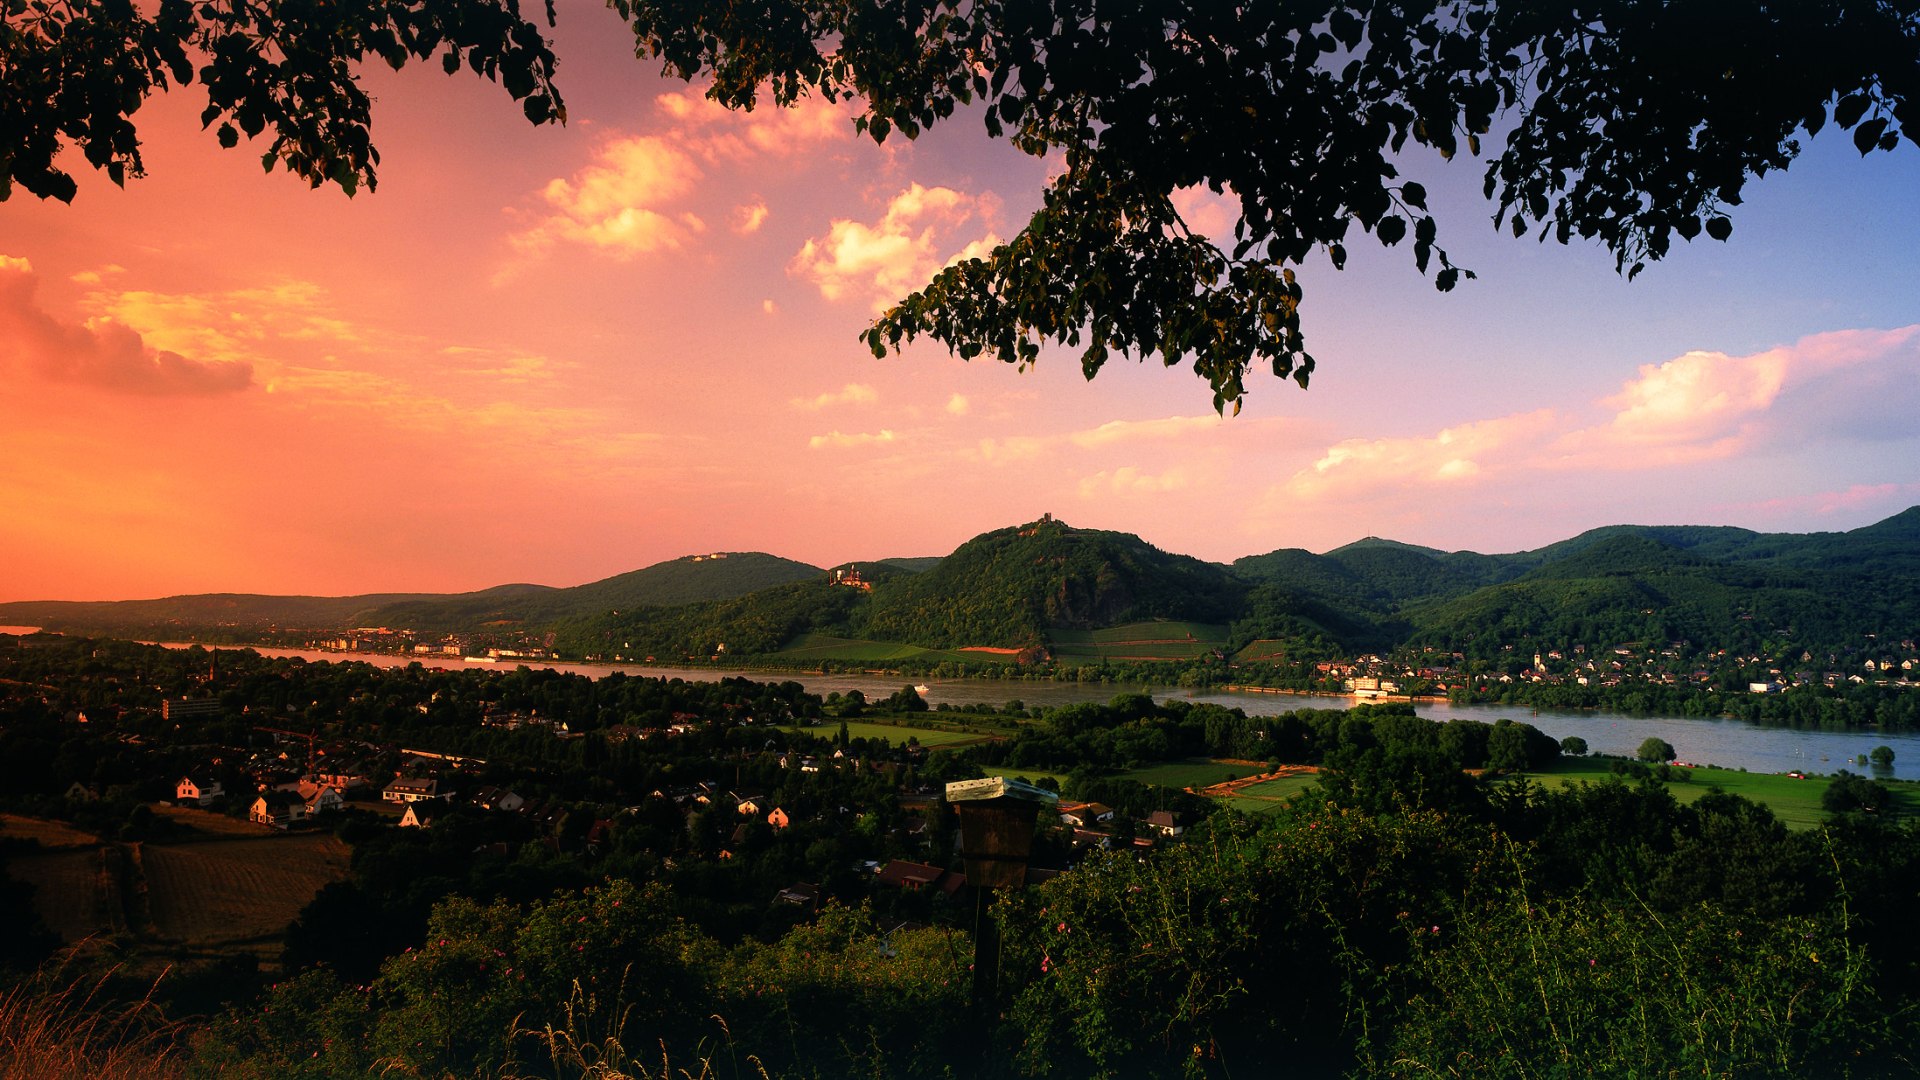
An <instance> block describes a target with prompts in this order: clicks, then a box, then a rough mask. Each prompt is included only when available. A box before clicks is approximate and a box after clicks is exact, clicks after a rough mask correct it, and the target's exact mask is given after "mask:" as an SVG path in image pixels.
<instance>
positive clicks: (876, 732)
mask: <svg viewBox="0 0 1920 1080" xmlns="http://www.w3.org/2000/svg"><path fill="white" fill-rule="evenodd" d="M841 723H842V721H832V722H829V723H825V724H821V725H819V726H817V727H788V728H785V729H784V730H787V731H793V732H799V733H802V734H806V735H812V736H815V737H817V738H823V739H831V738H833V737H834V736H835V735H837V734H838V733H839V731H840V724H841ZM844 723H845V724H846V726H847V737H848V738H850V739H879V740H883V741H885V742H886V743H888V744H889V745H896V746H898V745H905V744H906V741H907V740H908V739H915V740H918V742H919V744H920V745H921V746H924V747H926V748H927V749H929V750H942V749H945V748H947V747H950V746H970V745H972V744H974V743H977V742H985V741H987V740H990V739H997V738H999V736H998V735H995V734H993V733H992V732H990V731H966V730H961V729H958V728H956V727H952V726H949V725H944V724H941V725H934V724H927V725H924V726H923V725H922V724H920V723H918V722H916V723H912V724H907V723H898V722H892V723H890V722H887V721H884V720H847V721H844Z"/></svg>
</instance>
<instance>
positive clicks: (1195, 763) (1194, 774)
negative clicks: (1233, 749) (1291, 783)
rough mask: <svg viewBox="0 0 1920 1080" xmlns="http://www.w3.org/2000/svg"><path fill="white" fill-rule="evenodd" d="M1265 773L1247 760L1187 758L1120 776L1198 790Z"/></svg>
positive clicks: (1264, 768)
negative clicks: (1226, 781)
mask: <svg viewBox="0 0 1920 1080" xmlns="http://www.w3.org/2000/svg"><path fill="white" fill-rule="evenodd" d="M1266 771H1267V767H1266V766H1265V765H1262V764H1255V763H1249V762H1245V761H1218V760H1215V759H1212V758H1188V759H1187V760H1185V761H1168V762H1162V763H1161V764H1158V765H1148V766H1145V767H1143V768H1138V769H1131V770H1128V771H1127V772H1123V773H1121V774H1120V779H1122V780H1132V781H1135V782H1136V783H1141V784H1157V785H1159V786H1160V787H1170V788H1193V789H1194V790H1196V791H1198V790H1199V789H1201V788H1204V787H1211V786H1212V785H1214V784H1218V783H1220V782H1222V781H1225V780H1238V779H1240V778H1241V777H1244V776H1252V775H1254V774H1255V773H1262V772H1266Z"/></svg>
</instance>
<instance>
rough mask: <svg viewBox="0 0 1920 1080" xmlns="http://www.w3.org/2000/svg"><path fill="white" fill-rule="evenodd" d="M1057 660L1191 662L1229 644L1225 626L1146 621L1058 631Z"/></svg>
mask: <svg viewBox="0 0 1920 1080" xmlns="http://www.w3.org/2000/svg"><path fill="white" fill-rule="evenodd" d="M1051 637H1052V644H1053V654H1054V657H1055V659H1058V660H1192V659H1194V658H1196V657H1200V656H1203V655H1205V654H1206V653H1208V652H1211V651H1212V650H1214V649H1218V648H1221V647H1223V646H1224V645H1225V644H1226V641H1227V631H1226V627H1224V626H1215V625H1212V624H1209V623H1190V622H1143V623H1128V624H1126V625H1124V626H1110V627H1107V628H1105V629H1102V630H1056V631H1054V632H1053V633H1052V634H1051Z"/></svg>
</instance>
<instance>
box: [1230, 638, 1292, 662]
mask: <svg viewBox="0 0 1920 1080" xmlns="http://www.w3.org/2000/svg"><path fill="white" fill-rule="evenodd" d="M1286 655H1287V647H1286V643H1285V642H1282V641H1274V640H1271V639H1269V638H1261V639H1260V640H1258V641H1249V642H1248V643H1247V645H1246V647H1245V648H1243V649H1241V650H1240V651H1239V652H1237V653H1235V654H1234V655H1233V658H1234V659H1235V660H1238V661H1241V662H1243V663H1249V664H1255V663H1259V662H1260V661H1263V660H1279V659H1282V658H1283V657H1285V656H1286Z"/></svg>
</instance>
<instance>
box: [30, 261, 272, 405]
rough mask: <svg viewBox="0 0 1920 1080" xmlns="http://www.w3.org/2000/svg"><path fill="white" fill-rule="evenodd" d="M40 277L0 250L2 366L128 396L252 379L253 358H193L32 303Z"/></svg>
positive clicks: (230, 388)
mask: <svg viewBox="0 0 1920 1080" xmlns="http://www.w3.org/2000/svg"><path fill="white" fill-rule="evenodd" d="M39 281H40V279H39V275H37V274H35V273H34V271H33V266H32V265H31V264H30V263H28V262H27V260H25V259H16V258H12V257H9V256H5V255H0V364H4V365H5V366H7V367H11V368H13V369H15V370H17V371H23V372H28V373H31V374H33V375H36V376H38V377H40V378H42V379H46V380H48V381H50V382H66V383H76V384H79V385H83V386H91V387H94V388H96V389H100V390H108V391H112V392H115V393H122V394H141V395H149V396H165V395H208V394H230V393H234V392H236V391H240V390H244V389H246V388H247V387H248V386H250V385H252V383H253V365H252V364H249V363H246V362H243V361H230V362H213V363H203V362H199V361H195V360H189V359H188V358H186V357H184V356H182V355H180V354H179V353H177V352H172V351H170V350H166V349H156V348H153V347H151V346H149V345H148V344H147V342H146V341H145V339H143V338H142V337H141V336H140V334H139V333H137V332H135V331H134V330H133V329H131V328H130V327H128V326H126V325H125V324H123V323H120V322H117V321H114V320H112V319H104V318H102V319H89V320H87V321H86V322H84V323H68V322H62V321H60V320H59V319H56V318H54V317H53V316H52V315H50V314H48V313H47V312H46V311H44V310H42V309H41V308H40V307H39V305H38V304H36V303H35V302H34V293H35V291H36V290H37V289H38V287H39Z"/></svg>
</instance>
